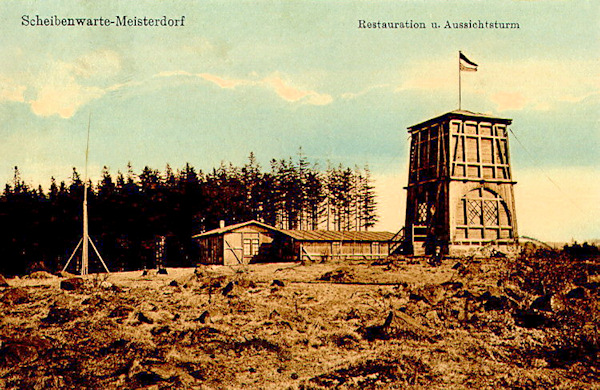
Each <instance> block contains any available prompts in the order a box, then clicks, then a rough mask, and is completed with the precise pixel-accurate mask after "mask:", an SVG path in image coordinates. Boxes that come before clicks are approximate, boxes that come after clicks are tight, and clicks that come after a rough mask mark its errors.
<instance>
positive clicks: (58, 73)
mask: <svg viewBox="0 0 600 390" xmlns="http://www.w3.org/2000/svg"><path fill="white" fill-rule="evenodd" d="M120 67H121V62H120V59H119V56H118V55H117V54H116V53H115V52H113V51H110V50H99V51H95V52H91V53H87V54H85V55H83V56H81V57H79V58H77V59H76V60H75V61H73V62H63V61H52V62H51V63H50V64H49V66H48V70H46V71H44V72H41V73H39V74H38V75H37V76H36V78H35V79H34V80H33V82H32V89H33V90H34V91H35V92H34V93H35V98H34V99H30V100H29V101H28V103H29V104H30V105H31V110H32V111H33V113H34V114H36V115H38V116H52V115H58V116H60V117H62V118H70V117H72V116H73V115H75V113H76V112H77V110H78V109H79V108H81V107H82V106H84V105H86V104H88V103H89V102H90V101H92V100H94V99H98V98H100V97H102V96H103V95H104V94H105V92H106V91H107V90H109V89H110V88H107V89H104V88H102V87H98V86H93V85H85V83H84V81H85V80H86V79H90V78H93V77H100V78H105V77H107V76H110V75H112V74H115V73H117V72H118V71H119V70H120Z"/></svg>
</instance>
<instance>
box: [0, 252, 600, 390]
mask: <svg viewBox="0 0 600 390" xmlns="http://www.w3.org/2000/svg"><path fill="white" fill-rule="evenodd" d="M538 260H539V259H538ZM536 261H537V260H536ZM411 263H412V264H409V263H408V262H407V261H405V260H403V259H395V260H389V261H386V262H381V263H379V264H377V265H373V264H370V263H353V264H340V263H338V264H336V263H329V264H328V263H325V264H312V265H298V264H261V265H252V266H248V267H244V268H243V269H235V268H231V267H218V266H206V267H201V268H199V269H197V270H194V269H169V270H168V272H169V274H168V275H157V274H156V273H155V272H151V273H150V275H147V276H142V272H141V271H139V272H126V273H120V274H111V275H110V276H108V278H104V277H102V278H100V277H89V278H88V279H87V280H86V282H85V285H84V286H83V288H81V289H79V290H75V291H64V290H61V289H60V288H59V285H60V281H61V280H64V278H58V277H53V278H52V277H45V278H23V279H9V280H8V283H9V285H10V287H8V288H4V289H0V309H1V310H2V313H3V316H2V319H1V320H0V342H1V344H0V388H14V389H17V388H31V389H43V388H79V389H81V388H165V389H172V388H187V389H211V388H214V389H219V388H227V389H230V388H256V389H269V388H272V389H286V388H290V389H321V388H351V389H363V388H382V389H385V388H423V389H425V388H426V389H436V388H437V389H448V388H456V389H463V388H473V389H481V388H524V389H528V388H564V389H572V388H589V387H590V386H591V387H599V386H600V381H599V377H598V363H597V361H598V359H597V357H598V356H597V351H598V313H599V312H600V311H599V310H598V309H599V308H598V289H597V288H596V289H595V290H594V285H593V283H594V282H597V281H598V275H597V274H596V273H594V272H593V271H592V272H590V270H591V269H592V268H593V267H591V268H590V267H587V268H585V269H586V270H587V271H586V272H587V274H586V283H587V285H586V286H587V287H586V286H583V287H582V288H583V289H584V291H583V296H582V297H581V296H580V295H581V294H579V293H578V294H579V295H577V298H573V297H569V296H568V294H569V292H570V291H571V290H572V289H573V288H575V287H577V286H576V285H573V283H572V281H571V280H568V281H567V282H563V281H560V284H559V283H558V282H557V283H552V278H553V277H556V275H554V276H549V275H548V272H547V271H548V269H549V267H550V268H552V269H554V268H553V267H552V264H550V265H549V264H548V263H543V264H542V265H543V266H544V267H545V270H544V272H545V275H544V276H541V275H539V272H540V270H541V269H544V268H542V267H541V265H540V264H537V263H536V262H535V261H534V260H531V259H529V260H528V259H521V261H520V262H514V261H510V260H506V259H488V260H482V261H481V262H471V263H468V264H463V265H462V266H458V267H454V265H455V264H456V263H457V261H456V260H445V261H444V262H443V263H442V265H440V266H431V265H429V264H428V263H427V262H426V261H414V260H412V261H411ZM592 263H593V264H594V267H598V264H597V263H594V262H592ZM579 266H580V265H576V266H573V267H574V268H569V267H567V270H565V269H564V266H563V265H562V264H561V265H560V267H559V269H558V270H557V272H562V273H563V274H564V273H569V277H571V276H572V278H577V277H579V276H580V275H579V273H580V272H579V271H580V269H579V268H577V267H579ZM44 276H47V275H44ZM538 279H539V280H538ZM274 280H277V282H274ZM540 286H544V287H540ZM227 290H229V291H227ZM550 293H551V294H553V295H552V297H551V299H550V311H544V310H539V309H536V308H533V309H532V307H531V306H532V302H534V301H535V300H536V298H539V297H540V296H542V295H543V294H550ZM536 320H537V321H538V322H536ZM528 321H529V322H528ZM526 325H533V326H526Z"/></svg>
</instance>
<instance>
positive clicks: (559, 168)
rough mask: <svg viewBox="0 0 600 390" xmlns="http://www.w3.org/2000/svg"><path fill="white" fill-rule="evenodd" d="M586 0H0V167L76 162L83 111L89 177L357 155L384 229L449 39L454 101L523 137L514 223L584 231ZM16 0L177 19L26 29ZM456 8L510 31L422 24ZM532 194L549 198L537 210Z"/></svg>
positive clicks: (589, 90)
mask: <svg viewBox="0 0 600 390" xmlns="http://www.w3.org/2000/svg"><path fill="white" fill-rule="evenodd" d="M597 4H598V3H597V2H594V1H558V0H556V1H554V0H552V1H485V2H484V1H453V2H443V3H442V2H425V1H356V2H339V1H335V2H334V1H311V2H309V1H269V2H267V1H245V2H233V1H231V2H226V1H213V2H197V3H192V2H183V1H168V2H123V1H120V2H117V1H102V2H75V1H60V2H43V1H18V2H17V1H3V2H2V3H0V15H1V16H0V21H1V24H0V34H1V35H2V37H3V39H1V40H0V50H1V51H2V53H3V55H4V60H3V61H0V82H1V83H0V119H1V122H0V123H1V124H0V134H1V135H2V139H3V142H2V143H1V144H0V162H1V164H0V180H1V182H2V183H6V182H7V181H9V180H11V178H12V168H13V167H14V166H15V165H18V166H19V168H20V170H21V172H22V174H23V177H24V178H25V179H26V180H28V181H29V182H30V183H31V184H36V185H37V184H38V183H39V182H40V181H41V184H42V185H44V187H47V186H48V184H49V178H50V176H52V175H53V176H55V177H56V178H57V180H59V181H60V180H68V178H69V175H70V172H71V167H72V166H76V167H78V169H79V170H80V171H81V172H83V164H84V155H83V148H84V147H85V131H86V128H87V118H88V115H89V113H90V112H92V135H91V137H92V138H91V154H90V168H89V172H90V176H91V177H92V179H94V178H97V177H98V176H99V173H100V169H101V167H102V166H103V165H108V166H109V167H110V169H111V171H112V172H113V173H116V171H117V170H122V171H123V170H125V169H126V168H125V166H126V164H127V162H128V161H131V162H132V164H133V167H134V169H135V170H136V171H138V172H139V171H140V170H141V169H142V168H143V167H144V166H145V165H149V166H151V167H153V168H157V169H160V170H162V169H163V168H164V166H165V165H166V164H167V163H169V164H171V165H172V166H173V167H175V168H178V167H181V166H182V165H183V164H184V163H185V162H190V163H191V164H193V165H194V166H196V167H198V168H200V169H203V170H207V169H211V168H212V167H215V166H217V165H219V163H220V162H221V161H231V162H233V163H235V164H242V163H243V162H244V161H245V160H246V158H247V156H248V154H249V153H250V151H254V153H255V154H256V155H257V157H258V160H259V162H261V163H262V165H263V166H267V165H268V160H269V159H271V158H284V157H288V156H290V155H295V154H296V152H297V150H298V148H299V147H302V148H303V150H304V152H305V154H307V155H308V156H309V157H310V158H311V159H312V160H313V161H316V162H319V163H320V164H321V166H325V165H326V164H327V161H331V162H333V163H334V164H339V163H342V164H344V165H348V166H353V165H355V164H358V165H359V166H363V165H365V164H369V166H370V167H371V169H372V170H373V172H374V173H375V174H376V175H377V178H378V183H379V190H380V193H381V200H380V202H381V212H382V223H381V225H380V227H381V228H385V229H389V230H395V229H396V228H399V227H400V226H401V224H402V215H403V210H402V207H403V206H402V204H401V202H402V198H403V197H404V191H403V190H402V188H401V187H402V186H403V185H405V179H404V177H405V175H406V172H405V170H406V164H407V159H408V156H407V149H408V147H407V133H406V127H408V126H410V125H412V124H415V123H417V122H420V121H422V120H424V119H427V118H429V117H431V116H434V115H438V114H441V113H444V112H446V111H450V110H452V109H456V108H457V51H458V50H462V51H463V52H464V53H465V54H466V55H467V56H468V57H469V58H470V59H471V60H473V61H475V62H477V63H478V64H479V65H480V66H479V71H478V72H477V73H468V74H463V108H464V109H468V110H472V111H478V112H489V113H493V114H497V115H499V116H503V117H509V118H512V119H513V120H514V122H513V126H512V129H513V131H514V133H515V134H516V135H517V137H518V139H519V140H520V141H521V142H522V143H523V145H525V148H526V149H527V151H526V150H525V149H524V148H523V147H522V146H521V144H520V143H518V142H516V140H515V139H514V138H513V139H511V152H512V163H513V171H514V176H515V178H516V179H517V180H519V184H518V185H517V208H518V213H519V215H518V219H519V227H520V230H521V233H522V234H528V235H533V236H540V237H541V238H542V239H547V240H560V239H565V240H566V239H570V238H572V237H573V238H576V239H579V240H582V239H589V238H599V237H600V228H599V227H598V226H599V224H598V223H597V222H596V221H597V220H598V219H599V218H600V210H599V208H598V206H597V204H598V200H599V199H598V198H599V196H598V195H599V194H600V188H599V186H598V184H597V183H598V181H600V180H597V179H598V178H599V176H600V175H599V163H600V158H599V157H598V156H599V153H598V152H599V147H598V146H599V145H598V144H599V140H600V132H599V129H600V128H599V127H600V126H599V124H598V113H599V89H600V80H599V72H598V69H600V67H599V61H598V60H599V57H598V55H599V53H600V42H599V33H598V31H600V29H599V27H600V25H599V21H600V6H599V5H597ZM24 14H26V15H29V16H30V17H33V16H35V15H40V16H41V17H49V16H52V15H58V16H59V17H101V16H102V17H108V18H114V17H115V16H116V15H128V16H130V17H131V16H140V17H143V16H148V17H162V16H163V15H166V16H167V17H173V18H180V17H181V16H182V15H185V17H186V26H185V27H183V28H156V27H135V28H132V27H116V26H111V27H96V28H80V27H75V28H64V27H63V28H52V27H25V26H22V25H21V16H22V15H24ZM359 19H365V20H367V21H378V20H381V21H399V22H403V21H406V20H411V19H412V20H413V21H422V22H425V23H427V26H428V28H427V29H425V30H360V29H358V28H357V26H358V20H359ZM469 19H471V20H477V19H482V20H488V21H496V20H497V21H508V22H517V23H519V24H520V27H521V28H520V29H518V30H446V29H440V30H433V29H431V28H429V25H430V22H438V23H442V24H443V23H445V21H446V20H450V21H468V20H469ZM565 172H569V173H568V174H565ZM546 176H550V178H551V179H553V180H554V182H555V183H556V184H557V185H556V186H555V185H554V184H552V185H551V188H549V189H547V190H544V195H547V196H553V197H552V198H551V199H548V200H546V201H544V204H540V202H539V201H537V200H536V196H535V195H534V194H535V193H536V191H538V190H539V189H540V188H545V187H544V186H545V185H548V183H550V182H549V181H548V180H547V178H546ZM522 178H526V179H527V180H526V181H524V180H523V179H522ZM390 183H394V185H391V184H390ZM582 183H584V184H585V185H584V186H583V188H580V187H581V186H582V185H583V184H582ZM576 189H577V190H576ZM552 191H554V192H552ZM548 192H550V194H549V193H548ZM592 203H593V204H592ZM549 205H556V207H552V210H554V211H552V213H551V215H548V210H547V208H548V207H550V206H549ZM561 205H569V206H565V207H561ZM555 209H558V210H555ZM578 210H579V211H578ZM567 220H568V221H567ZM553 223H555V225H556V228H553V229H552V230H550V229H549V228H548V226H554V225H553Z"/></svg>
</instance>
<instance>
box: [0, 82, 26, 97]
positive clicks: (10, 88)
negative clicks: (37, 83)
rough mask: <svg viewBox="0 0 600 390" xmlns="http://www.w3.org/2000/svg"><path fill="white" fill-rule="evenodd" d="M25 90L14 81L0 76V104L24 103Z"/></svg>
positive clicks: (24, 87)
mask: <svg viewBox="0 0 600 390" xmlns="http://www.w3.org/2000/svg"><path fill="white" fill-rule="evenodd" d="M26 89H27V87H26V86H24V85H20V84H19V83H17V82H16V81H15V80H12V79H10V78H8V77H1V76H0V102H6V101H8V102H24V101H25V97H24V94H25V90H26Z"/></svg>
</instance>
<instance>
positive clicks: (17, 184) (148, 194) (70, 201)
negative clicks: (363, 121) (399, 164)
mask: <svg viewBox="0 0 600 390" xmlns="http://www.w3.org/2000/svg"><path fill="white" fill-rule="evenodd" d="M83 180H84V179H82V178H81V175H80V174H79V172H78V171H77V169H75V168H73V172H72V174H71V178H70V180H68V182H65V181H61V182H60V183H58V182H57V181H56V180H55V179H54V178H51V184H50V187H49V189H48V190H46V191H45V190H44V189H43V188H42V186H37V187H34V186H31V185H29V184H27V183H25V181H23V180H22V178H21V173H20V171H19V169H18V167H15V170H14V178H13V180H12V182H10V183H7V184H6V185H5V188H4V191H3V193H2V195H1V196H0V229H1V231H0V232H1V235H0V273H2V274H7V275H18V274H24V273H27V272H30V271H32V270H36V269H45V270H48V271H56V270H59V269H60V268H61V267H62V266H63V265H64V264H65V263H66V261H67V259H68V258H69V256H70V255H71V253H72V252H73V249H74V248H75V246H76V245H77V243H78V241H79V240H80V239H81V235H82V218H83V216H82V215H83V213H82V210H83V209H82V200H83V194H84V188H85V186H84V184H85V183H84V182H83ZM88 188H89V189H88V209H89V234H90V236H91V237H92V240H93V241H94V243H95V244H96V247H97V248H98V250H99V251H100V253H101V255H102V256H103V258H104V261H105V262H106V263H107V264H108V267H109V268H110V269H111V270H133V269H141V268H143V267H148V268H150V267H154V266H155V265H156V253H157V245H158V244H157V242H158V240H159V239H160V237H166V248H165V249H166V251H165V252H166V253H165V256H164V259H163V260H164V261H165V264H164V265H166V266H192V265H194V264H195V262H196V259H197V247H196V244H195V242H194V241H193V240H192V235H194V234H197V233H202V232H204V231H208V230H211V229H214V228H217V227H219V224H220V221H224V222H225V223H226V224H227V225H230V224H234V223H239V222H245V221H248V220H251V219H255V220H258V221H260V222H264V223H266V224H269V225H272V226H275V227H277V228H280V229H302V230H315V229H325V230H368V229H370V228H372V227H373V226H374V224H375V223H376V222H377V214H376V199H375V193H374V188H373V184H372V179H371V175H370V172H369V169H368V168H366V167H365V168H363V169H359V168H358V167H355V168H353V169H351V168H348V167H343V166H341V165H339V166H337V167H332V166H329V167H328V168H327V169H326V170H323V171H322V170H319V169H318V167H317V165H316V164H311V163H310V162H309V161H308V159H307V158H306V157H305V156H304V155H303V154H302V153H299V154H298V156H297V157H296V158H295V159H293V158H288V159H281V160H275V159H273V160H271V162H270V167H269V169H268V170H263V169H262V167H261V166H260V165H259V164H258V163H257V162H256V158H255V156H254V154H252V153H251V154H250V156H249V158H248V161H247V162H246V163H245V164H244V165H242V166H234V165H233V164H231V163H229V164H225V163H222V164H221V165H220V166H219V167H217V168H214V169H213V170H212V171H211V172H208V173H204V172H202V171H201V170H197V169H195V168H194V167H193V166H191V165H190V164H186V165H185V166H184V167H183V168H181V169H178V170H173V168H171V167H170V166H169V165H167V166H166V168H165V169H164V171H162V172H160V171H159V170H157V169H153V168H150V167H148V166H146V167H144V168H143V169H142V171H141V172H139V173H135V172H134V169H133V167H132V165H131V164H128V165H127V169H126V170H125V171H124V172H121V171H118V172H117V174H116V175H115V176H113V175H112V174H111V173H110V170H109V168H108V167H106V166H105V167H104V168H103V170H102V173H101V178H100V180H99V181H98V182H97V183H92V182H91V181H89V182H88ZM72 264H74V265H75V264H79V261H78V259H77V261H72ZM100 269H101V265H100V264H99V261H98V260H97V259H95V255H93V254H90V272H95V271H100ZM69 270H70V271H71V272H73V271H75V270H76V269H75V267H74V266H73V265H72V266H70V268H69Z"/></svg>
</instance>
